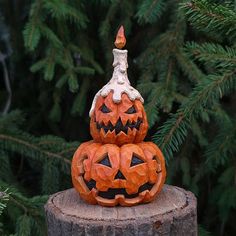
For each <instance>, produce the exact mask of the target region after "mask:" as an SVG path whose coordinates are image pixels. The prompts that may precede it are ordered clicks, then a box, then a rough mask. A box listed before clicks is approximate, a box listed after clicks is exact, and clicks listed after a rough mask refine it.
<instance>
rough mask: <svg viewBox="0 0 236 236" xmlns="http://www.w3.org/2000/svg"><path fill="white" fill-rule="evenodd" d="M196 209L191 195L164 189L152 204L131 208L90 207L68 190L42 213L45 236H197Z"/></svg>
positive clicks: (56, 195)
mask: <svg viewBox="0 0 236 236" xmlns="http://www.w3.org/2000/svg"><path fill="white" fill-rule="evenodd" d="M196 207H197V201H196V198H195V196H194V195H193V194H192V193H191V192H188V191H185V190H184V189H181V188H178V187H175V186H170V185H164V187H163V189H162V191H161V193H160V194H159V195H158V196H157V198H156V199H155V200H154V201H153V202H151V203H148V204H143V205H138V206H133V207H102V206H98V205H89V204H87V203H85V202H84V201H83V200H82V199H81V198H80V197H79V194H78V193H77V192H76V191H75V190H74V189H68V190H65V191H62V192H58V193H56V194H54V195H52V196H51V197H50V198H49V200H48V202H47V204H46V205H45V212H46V219H47V226H48V236H72V235H73V236H78V235H81V236H82V235H91V236H95V235H97V236H99V235H107V236H111V235H115V236H117V235H121V236H127V235H139V236H142V235H143V236H148V235H176V236H185V235H186V236H191V235H193V236H196V235H197V209H196Z"/></svg>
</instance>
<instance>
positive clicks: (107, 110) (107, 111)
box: [100, 104, 111, 113]
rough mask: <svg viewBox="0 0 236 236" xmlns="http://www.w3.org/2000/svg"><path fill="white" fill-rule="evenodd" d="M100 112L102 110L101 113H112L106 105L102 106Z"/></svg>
mask: <svg viewBox="0 0 236 236" xmlns="http://www.w3.org/2000/svg"><path fill="white" fill-rule="evenodd" d="M100 110H101V112H103V113H109V112H111V110H110V109H109V108H108V107H107V106H106V105H105V104H103V105H102V106H101V108H100Z"/></svg>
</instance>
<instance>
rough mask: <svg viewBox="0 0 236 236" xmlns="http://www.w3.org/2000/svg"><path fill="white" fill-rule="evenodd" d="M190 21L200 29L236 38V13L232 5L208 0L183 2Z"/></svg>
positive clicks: (183, 8) (183, 7) (182, 7)
mask: <svg viewBox="0 0 236 236" xmlns="http://www.w3.org/2000/svg"><path fill="white" fill-rule="evenodd" d="M180 9H182V10H183V11H184V12H185V15H186V17H187V18H188V20H189V22H190V23H191V24H192V25H193V26H194V27H195V28H196V29H198V30H202V31H205V32H206V33H213V34H214V35H221V36H223V37H227V38H229V39H231V40H234V39H235V37H236V13H235V11H234V9H233V6H232V5H225V6H224V5H220V4H216V3H212V2H211V1H208V0H193V1H190V2H186V3H182V4H181V5H180Z"/></svg>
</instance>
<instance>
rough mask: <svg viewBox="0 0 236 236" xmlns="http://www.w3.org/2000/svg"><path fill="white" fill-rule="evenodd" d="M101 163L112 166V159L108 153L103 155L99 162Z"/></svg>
mask: <svg viewBox="0 0 236 236" xmlns="http://www.w3.org/2000/svg"><path fill="white" fill-rule="evenodd" d="M98 163H99V164H102V165H104V166H108V167H112V166H111V162H110V159H109V157H108V155H107V154H106V156H104V157H103V159H102V160H101V161H99V162H98Z"/></svg>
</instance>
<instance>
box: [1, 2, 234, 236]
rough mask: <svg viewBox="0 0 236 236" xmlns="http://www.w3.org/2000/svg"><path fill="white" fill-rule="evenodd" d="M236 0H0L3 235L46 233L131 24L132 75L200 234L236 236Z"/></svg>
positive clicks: (153, 134)
mask: <svg viewBox="0 0 236 236" xmlns="http://www.w3.org/2000/svg"><path fill="white" fill-rule="evenodd" d="M235 9H236V2H235V1H223V0H222V1H217V0H193V1H181V0H158V1H157V0H138V1H134V0H129V1H128V0H120V1H118V0H91V1H86V0H81V1H78V0H70V1H69V0H0V77H1V80H0V109H1V110H0V112H1V116H0V235H22V236H27V235H33V234H34V235H45V234H46V226H45V221H44V212H43V205H44V204H45V202H46V201H47V198H48V196H49V195H50V194H52V193H55V192H57V191H60V190H64V189H66V188H71V187H72V183H71V178H70V163H71V159H72V156H73V153H74V151H75V150H76V148H77V147H78V146H79V144H80V143H81V142H84V141H87V140H90V139H91V136H90V134H89V116H88V112H89V109H90V106H91V103H92V99H93V97H94V95H95V94H96V92H97V91H98V90H99V89H100V88H101V87H102V86H103V85H104V84H105V83H107V81H108V80H109V79H110V78H111V74H112V70H113V67H112V61H113V56H112V49H113V48H114V40H115V36H116V32H117V30H118V28H119V26H120V25H121V24H123V25H124V27H125V33H126V38H127V44H126V49H128V62H129V69H128V74H129V79H130V82H131V84H132V85H133V86H134V87H136V88H137V89H138V90H139V91H140V92H141V94H142V95H143V97H144V99H145V109H146V112H147V115H148V120H149V126H150V129H149V132H148V135H147V137H146V140H149V141H150V140H152V141H153V142H155V143H156V144H157V145H158V146H159V147H160V148H161V150H162V151H163V152H164V155H165V158H166V162H167V173H168V176H167V183H168V184H172V185H177V186H179V187H183V188H185V189H187V190H189V191H192V192H194V194H195V195H196V196H197V199H198V223H199V235H221V236H222V235H229V236H232V235H236V224H235V219H236V211H235V209H236V123H235V114H236V109H235V103H236V94H235V88H236V11H235Z"/></svg>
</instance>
